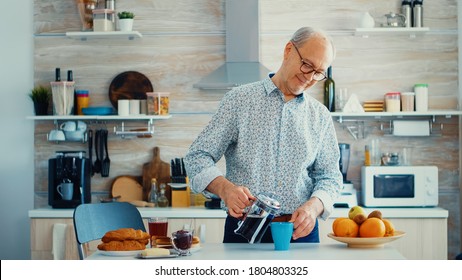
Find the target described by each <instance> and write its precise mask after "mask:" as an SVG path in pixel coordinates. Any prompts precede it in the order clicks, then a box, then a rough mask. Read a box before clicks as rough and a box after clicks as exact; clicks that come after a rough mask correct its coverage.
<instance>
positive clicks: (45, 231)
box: [29, 207, 448, 260]
mask: <svg viewBox="0 0 462 280" xmlns="http://www.w3.org/2000/svg"><path fill="white" fill-rule="evenodd" d="M138 209H139V210H140V213H141V214H142V217H143V219H144V222H145V226H146V229H148V226H147V219H148V218H149V217H154V216H157V217H167V218H168V220H169V225H168V226H169V228H168V231H169V232H172V231H176V230H179V229H181V228H183V227H184V225H185V224H186V225H192V227H193V228H194V229H195V230H196V231H197V232H196V233H195V234H196V235H197V236H199V237H200V238H201V239H202V241H203V242H205V243H221V242H222V239H223V231H224V223H225V217H226V213H225V212H224V211H221V210H208V209H205V208H202V207H189V208H177V209H175V208H162V209H160V208H138ZM348 210H349V209H347V208H335V209H334V212H333V214H332V215H331V217H330V218H329V219H328V220H327V221H323V220H319V236H320V240H321V243H323V244H338V242H337V241H335V240H333V239H331V238H328V237H327V234H328V233H331V232H332V223H333V221H334V220H335V218H337V217H346V216H347V215H348ZM380 210H381V212H382V214H383V215H384V217H389V219H390V220H391V221H392V223H393V224H394V225H395V228H396V229H397V230H400V231H404V232H405V233H406V235H405V236H403V237H402V238H400V239H398V240H395V241H393V242H391V243H388V244H386V245H385V246H392V247H394V248H396V249H397V250H398V251H399V252H400V253H401V254H402V255H403V256H404V257H405V258H407V259H431V260H437V259H447V258H448V238H447V218H448V211H447V210H445V209H442V208H438V207H436V208H387V209H385V208H381V209H380ZM72 213H73V209H35V210H31V211H30V212H29V217H30V219H31V257H32V259H53V255H52V254H51V251H52V244H53V225H54V224H59V223H61V224H66V225H67V233H66V237H65V241H64V242H65V257H66V258H67V259H78V253H77V245H76V241H75V235H74V228H73V221H72ZM98 244H99V240H96V241H94V242H91V243H90V247H89V249H90V251H95V250H96V246H97V245H98ZM345 246H346V245H345Z"/></svg>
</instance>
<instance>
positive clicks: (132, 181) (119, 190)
mask: <svg viewBox="0 0 462 280" xmlns="http://www.w3.org/2000/svg"><path fill="white" fill-rule="evenodd" d="M117 196H120V198H119V199H118V201H126V202H130V201H140V200H143V186H142V185H141V184H140V183H139V182H138V181H137V180H136V177H134V176H119V177H117V178H116V179H115V180H114V182H113V183H112V197H117Z"/></svg>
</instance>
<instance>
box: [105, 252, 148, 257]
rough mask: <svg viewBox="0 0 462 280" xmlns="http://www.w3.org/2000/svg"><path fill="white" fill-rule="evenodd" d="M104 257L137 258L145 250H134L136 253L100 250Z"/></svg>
mask: <svg viewBox="0 0 462 280" xmlns="http://www.w3.org/2000/svg"><path fill="white" fill-rule="evenodd" d="M99 251H100V252H101V254H102V255H105V256H111V257H127V256H136V255H138V254H139V253H141V252H143V250H134V251H103V250H99Z"/></svg>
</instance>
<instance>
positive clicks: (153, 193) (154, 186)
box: [149, 178, 158, 205]
mask: <svg viewBox="0 0 462 280" xmlns="http://www.w3.org/2000/svg"><path fill="white" fill-rule="evenodd" d="M157 198H158V190H157V180H156V178H152V179H151V192H150V193H149V202H152V203H154V204H155V205H156V204H157Z"/></svg>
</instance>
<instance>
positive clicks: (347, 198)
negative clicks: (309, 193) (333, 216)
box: [334, 143, 358, 208]
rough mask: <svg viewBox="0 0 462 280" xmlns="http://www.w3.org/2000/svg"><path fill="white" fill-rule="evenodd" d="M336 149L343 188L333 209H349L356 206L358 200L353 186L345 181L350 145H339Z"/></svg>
mask: <svg viewBox="0 0 462 280" xmlns="http://www.w3.org/2000/svg"><path fill="white" fill-rule="evenodd" d="M338 147H339V150H340V160H339V168H340V172H342V175H343V186H342V190H341V191H340V196H339V197H338V198H337V200H336V201H335V202H334V207H346V208H351V207H353V206H356V205H358V198H357V196H356V189H355V188H354V186H353V184H352V183H351V181H348V180H347V173H348V165H349V163H350V144H346V143H339V144H338Z"/></svg>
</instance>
